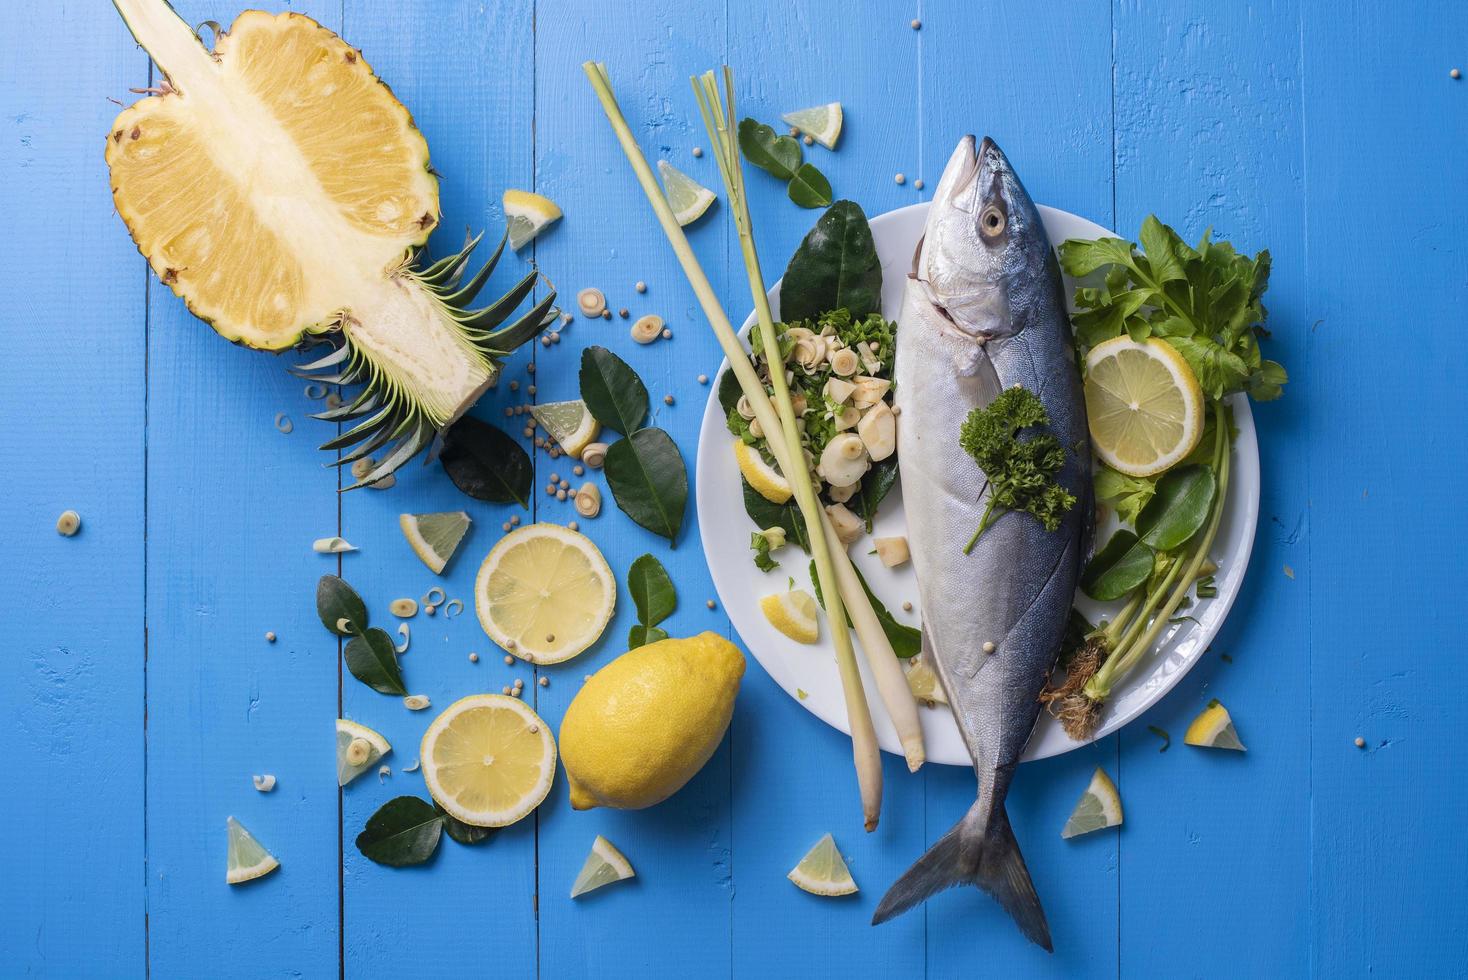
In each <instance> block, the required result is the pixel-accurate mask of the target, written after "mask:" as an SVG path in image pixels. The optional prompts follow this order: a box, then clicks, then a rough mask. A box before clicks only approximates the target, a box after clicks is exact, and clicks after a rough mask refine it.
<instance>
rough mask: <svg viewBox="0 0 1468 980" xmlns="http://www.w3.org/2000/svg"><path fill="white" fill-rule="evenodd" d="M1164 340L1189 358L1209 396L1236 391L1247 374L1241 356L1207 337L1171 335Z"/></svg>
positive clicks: (1219, 396)
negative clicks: (1168, 338)
mask: <svg viewBox="0 0 1468 980" xmlns="http://www.w3.org/2000/svg"><path fill="white" fill-rule="evenodd" d="M1167 343H1169V344H1171V345H1172V346H1173V348H1174V349H1176V350H1177V352H1178V353H1179V354H1181V355H1182V356H1183V359H1184V360H1186V361H1187V362H1188V366H1189V367H1190V368H1192V369H1193V374H1194V375H1195V376H1196V377H1197V379H1198V384H1199V385H1201V386H1202V388H1203V391H1204V393H1205V394H1207V395H1208V397H1210V398H1222V397H1223V396H1224V395H1226V394H1229V393H1230V392H1234V391H1239V390H1240V389H1242V388H1243V386H1244V381H1245V380H1246V379H1247V378H1248V376H1249V367H1248V365H1246V364H1245V363H1244V361H1243V359H1242V358H1241V357H1239V356H1238V355H1237V354H1234V353H1231V352H1229V351H1227V350H1224V348H1223V347H1222V346H1220V345H1219V344H1218V343H1216V342H1214V341H1212V340H1209V339H1208V338H1206V337H1197V336H1194V337H1173V338H1171V339H1170V340H1168V341H1167Z"/></svg>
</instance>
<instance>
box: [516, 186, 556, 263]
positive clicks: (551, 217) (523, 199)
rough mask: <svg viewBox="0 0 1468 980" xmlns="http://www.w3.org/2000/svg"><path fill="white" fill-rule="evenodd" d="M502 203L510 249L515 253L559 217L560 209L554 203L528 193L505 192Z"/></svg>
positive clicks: (548, 199)
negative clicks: (507, 227) (508, 233)
mask: <svg viewBox="0 0 1468 980" xmlns="http://www.w3.org/2000/svg"><path fill="white" fill-rule="evenodd" d="M502 203H503V204H504V208H505V221H506V223H507V224H508V226H509V232H510V248H513V249H514V250H515V251H517V252H518V251H520V249H521V248H522V247H523V246H525V245H526V244H528V243H529V242H530V240H531V239H532V238H534V237H535V236H536V235H538V234H540V232H541V230H542V229H543V228H545V226H546V225H549V224H551V223H553V222H555V221H558V220H560V217H561V209H560V208H558V207H556V202H555V201H552V200H551V199H550V198H548V197H541V196H540V195H539V194H532V193H531V192H530V191H505V196H504V198H503V199H502Z"/></svg>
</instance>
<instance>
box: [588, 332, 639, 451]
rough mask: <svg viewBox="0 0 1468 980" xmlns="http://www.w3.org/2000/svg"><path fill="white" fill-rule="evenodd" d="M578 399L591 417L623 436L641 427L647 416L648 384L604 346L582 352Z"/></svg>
mask: <svg viewBox="0 0 1468 980" xmlns="http://www.w3.org/2000/svg"><path fill="white" fill-rule="evenodd" d="M581 400H582V401H584V402H585V403H586V408H587V410H588V411H590V412H591V414H592V417H593V418H595V419H596V420H597V421H598V422H600V423H601V424H602V425H604V426H606V427H607V428H608V429H612V430H614V431H617V432H620V433H622V435H624V436H630V435H632V433H634V432H636V431H637V430H638V429H640V428H642V423H643V421H644V420H645V419H646V418H647V386H646V385H644V384H643V383H642V379H641V378H639V377H638V376H637V372H636V371H634V370H632V367H631V366H630V365H629V364H628V363H627V362H626V361H624V360H622V359H621V358H620V357H618V356H617V355H616V354H613V353H612V352H611V351H609V350H607V349H606V348H605V347H588V348H586V349H585V350H584V351H582V352H581Z"/></svg>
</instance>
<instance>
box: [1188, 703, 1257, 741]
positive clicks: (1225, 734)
mask: <svg viewBox="0 0 1468 980" xmlns="http://www.w3.org/2000/svg"><path fill="white" fill-rule="evenodd" d="M1183 741H1184V742H1186V743H1188V744H1189V745H1197V746H1199V747H1200V748H1205V749H1233V750H1234V751H1235V752H1246V751H1248V750H1247V749H1245V748H1244V743H1243V742H1241V741H1239V733H1238V732H1237V731H1235V730H1234V720H1233V719H1232V718H1231V717H1229V713H1228V709H1227V708H1225V707H1224V706H1223V705H1221V704H1219V703H1218V699H1217V698H1214V699H1213V700H1212V701H1209V702H1208V707H1206V708H1204V709H1203V711H1202V712H1201V713H1200V714H1199V715H1198V717H1196V718H1194V719H1193V723H1192V724H1190V725H1189V726H1188V731H1187V734H1186V735H1184V736H1183Z"/></svg>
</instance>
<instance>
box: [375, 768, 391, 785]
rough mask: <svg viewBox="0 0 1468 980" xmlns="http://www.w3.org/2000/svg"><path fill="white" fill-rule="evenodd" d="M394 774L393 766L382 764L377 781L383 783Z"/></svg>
mask: <svg viewBox="0 0 1468 980" xmlns="http://www.w3.org/2000/svg"><path fill="white" fill-rule="evenodd" d="M391 775H392V766H382V767H380V768H379V769H378V770H377V781H378V783H382V782H384V781H386V779H387V777H389V776H391Z"/></svg>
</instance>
